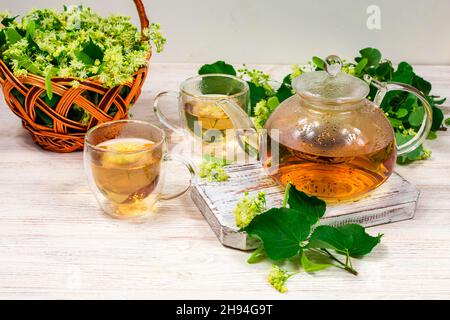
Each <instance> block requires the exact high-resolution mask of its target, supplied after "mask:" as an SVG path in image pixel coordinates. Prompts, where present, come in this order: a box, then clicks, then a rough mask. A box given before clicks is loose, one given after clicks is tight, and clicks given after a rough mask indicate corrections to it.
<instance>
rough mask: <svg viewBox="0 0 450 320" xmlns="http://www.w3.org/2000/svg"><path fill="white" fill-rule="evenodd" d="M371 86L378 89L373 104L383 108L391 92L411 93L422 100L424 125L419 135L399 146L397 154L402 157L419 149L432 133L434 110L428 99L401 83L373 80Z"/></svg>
mask: <svg viewBox="0 0 450 320" xmlns="http://www.w3.org/2000/svg"><path fill="white" fill-rule="evenodd" d="M371 84H373V85H374V86H375V87H376V88H377V89H378V92H377V94H376V96H375V98H374V99H373V102H374V103H375V104H376V105H377V106H381V102H382V101H383V98H384V97H385V95H386V93H388V92H389V91H405V92H409V93H412V94H413V95H415V96H416V97H417V98H418V99H419V100H420V102H422V105H423V107H424V117H423V121H422V125H421V126H420V128H419V131H418V132H417V134H416V135H415V136H414V137H413V138H412V139H411V140H409V141H407V142H405V143H404V144H402V145H399V146H397V154H398V155H401V154H405V153H408V152H411V151H413V150H415V149H417V147H419V146H420V145H421V144H422V143H423V141H424V140H425V139H426V137H427V136H428V134H429V133H430V130H431V125H432V117H433V109H432V108H431V106H430V104H429V103H428V101H427V98H426V97H425V96H424V95H423V93H422V92H420V91H419V90H417V89H416V88H414V87H413V86H410V85H408V84H404V83H399V82H379V81H376V80H373V79H372V80H371Z"/></svg>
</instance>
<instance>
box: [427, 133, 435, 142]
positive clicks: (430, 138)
mask: <svg viewBox="0 0 450 320" xmlns="http://www.w3.org/2000/svg"><path fill="white" fill-rule="evenodd" d="M435 139H437V134H436V132H435V131H430V133H429V134H428V136H427V140H435Z"/></svg>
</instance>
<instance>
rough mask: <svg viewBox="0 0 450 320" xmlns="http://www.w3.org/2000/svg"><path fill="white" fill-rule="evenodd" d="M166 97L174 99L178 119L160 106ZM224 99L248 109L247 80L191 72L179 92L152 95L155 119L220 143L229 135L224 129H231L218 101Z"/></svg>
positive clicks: (173, 128)
mask: <svg viewBox="0 0 450 320" xmlns="http://www.w3.org/2000/svg"><path fill="white" fill-rule="evenodd" d="M166 97H169V98H170V99H172V100H176V103H175V104H173V103H172V106H173V105H176V106H177V108H178V110H177V111H178V112H177V114H178V123H176V122H177V121H173V120H171V119H170V117H168V116H167V114H166V113H167V111H168V110H167V109H169V108H166V107H162V100H163V99H164V98H166ZM223 100H229V101H231V102H233V104H234V105H236V106H239V107H240V108H241V109H242V110H243V111H245V112H249V108H250V89H249V86H248V84H247V83H246V82H245V81H244V80H242V79H240V78H237V77H234V76H231V75H226V74H205V75H199V76H194V77H192V78H189V79H187V80H185V81H183V83H181V85H180V91H179V92H176V91H164V92H161V93H159V94H158V95H157V96H156V98H155V102H154V108H153V110H154V112H155V114H156V117H157V118H158V120H159V121H160V122H161V123H163V124H164V125H165V126H166V127H168V128H170V129H171V130H173V131H175V132H179V133H186V132H187V133H188V134H189V135H190V136H191V137H196V138H200V139H201V141H202V143H205V144H217V143H219V144H221V143H225V142H227V141H228V140H229V138H231V137H229V136H228V135H227V132H228V133H229V132H231V131H232V130H231V129H233V123H232V121H231V119H230V118H229V117H228V115H227V114H226V113H225V112H224V111H223V108H222V107H221V106H220V105H219V104H218V102H219V101H223ZM163 110H164V112H163ZM166 110H167V111H166ZM232 136H234V134H232Z"/></svg>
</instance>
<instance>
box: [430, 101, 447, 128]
mask: <svg viewBox="0 0 450 320" xmlns="http://www.w3.org/2000/svg"><path fill="white" fill-rule="evenodd" d="M432 109H433V124H432V125H431V130H432V131H436V130H438V129H439V128H440V127H441V125H442V121H444V113H443V112H442V110H441V109H439V108H438V107H435V106H433V107H432Z"/></svg>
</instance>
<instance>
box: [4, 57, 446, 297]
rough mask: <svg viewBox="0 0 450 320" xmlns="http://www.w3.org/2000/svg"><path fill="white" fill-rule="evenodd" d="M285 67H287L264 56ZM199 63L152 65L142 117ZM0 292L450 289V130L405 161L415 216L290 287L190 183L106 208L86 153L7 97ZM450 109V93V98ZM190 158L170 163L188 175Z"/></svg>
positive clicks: (392, 293)
mask: <svg viewBox="0 0 450 320" xmlns="http://www.w3.org/2000/svg"><path fill="white" fill-rule="evenodd" d="M263 68H264V69H265V70H267V71H269V72H271V73H272V74H273V75H275V76H276V77H277V78H279V79H280V78H281V77H282V75H283V74H285V73H286V72H287V71H288V70H289V66H263ZM197 69H198V65H192V64H153V65H152V67H151V74H150V78H149V80H148V81H147V82H146V84H145V87H144V92H143V94H142V96H141V98H140V100H139V102H138V103H137V105H136V106H135V108H134V110H133V113H134V117H135V118H139V119H145V120H152V119H153V117H152V115H151V105H152V101H153V97H154V96H155V94H156V93H157V92H159V91H162V90H167V89H177V87H178V85H179V83H180V82H181V81H182V80H183V79H185V78H187V77H189V76H191V75H193V74H194V73H195V72H196V70H197ZM417 71H418V73H419V74H420V75H422V76H423V77H425V78H426V79H430V80H431V81H432V82H433V85H434V90H433V92H434V93H435V94H440V95H443V96H448V97H450V66H419V67H417ZM0 98H1V99H0V123H1V126H0V204H1V205H0V298H191V299H192V298H252V299H263V298H276V299H290V298H292V299H294V298H295V299H319V298H333V299H334V298H349V299H355V298H399V299H403V298H449V297H450V160H449V159H450V131H447V132H440V133H439V136H440V137H439V138H438V139H437V140H434V141H427V146H428V147H429V148H431V149H432V150H433V156H432V158H431V159H430V160H427V161H423V162H416V163H414V164H412V165H409V166H405V167H397V171H398V172H399V173H400V174H401V175H402V176H403V177H405V178H406V179H407V180H408V181H410V182H412V183H414V184H415V185H416V186H417V187H418V188H419V189H420V191H421V195H420V198H419V202H418V208H417V211H416V216H415V218H414V219H413V220H408V221H404V222H400V223H395V224H390V225H383V226H378V227H374V228H371V232H373V233H377V232H382V233H384V234H385V236H384V237H383V241H382V244H381V245H380V246H379V247H378V248H377V249H376V250H375V251H374V252H373V254H372V255H370V256H369V257H367V258H365V259H364V261H358V260H357V261H355V263H354V266H355V268H356V269H358V271H359V272H360V275H359V276H358V277H355V276H352V275H350V274H347V273H344V272H341V271H339V270H327V271H324V272H321V273H320V274H317V275H315V276H312V275H307V274H301V275H299V276H297V277H295V278H292V279H291V280H290V282H289V284H288V287H289V293H288V294H286V295H281V294H279V293H277V292H276V291H275V290H273V289H272V288H271V287H270V286H269V285H268V284H267V283H266V277H267V273H268V271H269V267H270V266H269V265H268V264H266V263H262V264H257V265H248V264H246V262H245V261H246V259H247V254H246V253H243V252H240V251H237V250H232V249H228V248H225V247H223V246H222V245H221V244H220V243H219V242H218V241H217V239H216V236H215V234H214V233H213V231H212V230H211V228H210V227H209V225H208V224H207V223H206V221H205V220H204V219H203V217H202V215H201V213H200V212H199V211H198V209H197V208H196V207H195V205H194V204H193V202H192V200H191V199H190V196H189V194H185V195H184V196H182V197H181V198H178V199H176V200H173V201H170V202H161V203H160V204H159V207H158V211H157V212H156V213H155V214H154V215H153V216H152V217H150V219H149V221H148V222H147V223H143V224H133V223H128V222H123V221H116V220H113V219H110V218H108V217H106V216H104V215H102V213H101V211H100V210H99V209H98V207H97V204H96V202H95V199H94V197H93V196H92V194H91V193H90V191H89V189H88V187H87V184H86V180H85V177H84V172H83V165H82V153H74V154H53V153H49V152H46V151H43V150H41V149H39V148H38V147H36V146H35V145H34V144H33V143H32V142H31V139H30V138H29V136H28V135H27V133H26V132H24V131H23V129H22V128H21V125H20V121H19V120H18V118H16V117H15V116H14V115H13V114H12V113H11V111H10V110H9V109H8V107H7V106H6V104H5V103H4V101H3V97H0ZM445 113H446V116H450V103H449V102H447V103H446V107H445ZM183 172H184V171H183V169H182V168H181V167H180V168H178V167H177V168H175V167H174V168H172V169H171V170H170V171H169V172H168V179H169V180H170V181H171V183H172V184H171V185H172V186H173V187H174V188H175V187H182V185H184V183H186V179H187V177H186V176H184V173H183Z"/></svg>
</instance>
